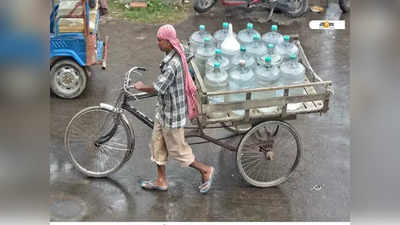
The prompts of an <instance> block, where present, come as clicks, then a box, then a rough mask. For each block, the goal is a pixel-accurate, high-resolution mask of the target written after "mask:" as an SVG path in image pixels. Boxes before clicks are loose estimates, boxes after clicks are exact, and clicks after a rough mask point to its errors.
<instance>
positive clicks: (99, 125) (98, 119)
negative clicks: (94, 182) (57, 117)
mask: <svg viewBox="0 0 400 225" xmlns="http://www.w3.org/2000/svg"><path fill="white" fill-rule="evenodd" d="M64 142H65V149H66V150H67V152H68V154H69V156H70V159H71V161H72V163H73V165H74V166H75V167H76V168H77V169H78V170H79V171H80V172H81V173H83V174H85V175H86V176H89V177H105V176H107V175H109V174H111V173H113V172H116V171H117V170H118V169H119V168H121V166H122V165H123V164H124V163H125V162H126V161H128V160H129V158H130V157H131V155H132V152H133V149H134V146H135V136H134V133H133V130H132V129H131V127H130V125H129V123H128V121H127V119H126V117H125V116H124V115H123V114H117V113H114V112H112V111H110V110H108V109H105V108H101V107H99V106H94V107H89V108H86V109H83V110H82V111H80V112H79V113H77V114H76V115H75V116H74V117H73V118H72V119H71V121H70V122H69V124H68V126H67V129H66V131H65V138H64Z"/></svg>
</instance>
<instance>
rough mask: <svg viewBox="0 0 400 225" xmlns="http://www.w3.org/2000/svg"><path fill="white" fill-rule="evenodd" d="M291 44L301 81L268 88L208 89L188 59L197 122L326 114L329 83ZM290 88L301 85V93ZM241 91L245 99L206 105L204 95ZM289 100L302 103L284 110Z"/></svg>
mask: <svg viewBox="0 0 400 225" xmlns="http://www.w3.org/2000/svg"><path fill="white" fill-rule="evenodd" d="M294 43H295V44H296V45H297V46H298V48H299V61H300V62H301V63H302V64H303V65H304V66H305V68H306V78H305V81H304V84H298V85H288V86H276V87H269V88H255V89H244V90H237V91H217V92H209V91H207V88H206V86H205V84H204V80H203V76H202V75H201V74H200V73H199V70H198V67H197V65H196V63H195V62H194V61H195V60H192V61H191V66H192V68H193V70H194V72H195V83H196V86H197V87H198V100H199V111H200V116H199V121H200V123H201V124H203V125H207V124H214V123H221V122H232V123H233V124H248V123H255V122H257V121H266V120H291V119H296V116H297V114H307V113H326V112H327V111H328V110H329V100H330V96H331V95H332V87H331V86H332V82H331V81H323V80H322V79H321V78H320V77H319V76H318V75H317V74H316V73H315V72H314V70H313V69H312V67H311V65H310V63H309V61H308V59H307V57H306V55H305V53H304V50H303V48H302V46H301V44H300V41H299V40H295V41H294ZM293 88H304V91H305V94H304V95H296V96H289V90H290V89H293ZM282 89H283V90H284V91H283V92H284V94H283V96H282V97H272V98H266V99H257V100H255V99H253V97H252V96H253V94H254V93H256V92H265V91H273V90H282ZM240 93H242V94H245V95H246V100H245V101H237V102H224V103H218V104H209V102H208V98H209V97H211V96H217V95H224V96H227V95H230V94H240ZM289 103H302V106H301V107H300V108H298V109H297V110H294V111H289V110H287V104H289ZM271 106H277V110H276V111H274V112H271V113H263V112H261V111H259V110H258V108H264V107H271ZM233 110H245V114H244V116H238V115H235V114H233V113H231V112H232V111H233ZM214 112H224V113H223V114H224V116H221V117H211V116H210V115H211V114H212V113H214Z"/></svg>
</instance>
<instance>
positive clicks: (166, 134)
mask: <svg viewBox="0 0 400 225" xmlns="http://www.w3.org/2000/svg"><path fill="white" fill-rule="evenodd" d="M150 151H151V160H152V161H153V162H155V163H156V164H157V165H166V164H167V161H168V156H172V157H173V158H174V159H175V160H176V161H178V162H179V163H180V164H181V166H182V167H187V166H189V165H190V164H192V162H193V161H194V155H193V152H192V148H191V147H190V146H189V145H188V143H186V141H185V135H184V129H183V128H166V127H161V124H160V122H158V121H157V120H156V121H155V123H154V128H153V134H152V137H151V143H150Z"/></svg>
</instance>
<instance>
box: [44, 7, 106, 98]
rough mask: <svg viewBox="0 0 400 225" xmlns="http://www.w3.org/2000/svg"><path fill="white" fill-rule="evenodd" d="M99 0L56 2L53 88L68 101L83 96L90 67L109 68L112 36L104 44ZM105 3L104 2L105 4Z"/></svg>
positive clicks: (52, 28) (52, 34) (52, 33)
mask: <svg viewBox="0 0 400 225" xmlns="http://www.w3.org/2000/svg"><path fill="white" fill-rule="evenodd" d="M102 2H103V1H99V0H60V1H56V0H52V12H51V15H50V49H49V50H50V89H51V91H52V92H53V93H54V94H55V95H57V96H59V97H61V98H66V99H72V98H76V97H78V96H80V95H81V94H82V93H83V91H84V90H85V89H86V86H87V83H88V80H89V79H88V78H89V77H90V76H91V72H90V71H91V70H90V67H91V66H94V65H101V67H102V69H106V67H107V52H108V43H109V38H108V36H106V37H105V40H104V41H102V40H101V39H100V37H99V36H100V35H99V20H100V16H101V14H104V11H103V9H104V8H102V7H104V6H102V5H101V3H102ZM103 4H104V3H103Z"/></svg>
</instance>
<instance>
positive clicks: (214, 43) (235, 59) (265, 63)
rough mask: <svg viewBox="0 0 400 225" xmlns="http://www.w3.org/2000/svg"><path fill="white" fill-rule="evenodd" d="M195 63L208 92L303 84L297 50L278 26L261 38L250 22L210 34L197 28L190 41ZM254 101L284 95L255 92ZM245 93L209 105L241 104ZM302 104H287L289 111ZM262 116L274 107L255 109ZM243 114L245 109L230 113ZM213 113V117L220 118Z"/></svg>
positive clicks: (298, 91)
mask: <svg viewBox="0 0 400 225" xmlns="http://www.w3.org/2000/svg"><path fill="white" fill-rule="evenodd" d="M189 43H190V49H191V51H192V52H193V53H194V57H195V62H196V65H197V67H198V69H199V72H200V74H201V76H202V77H203V79H204V81H205V85H206V88H207V90H210V91H227V90H242V89H252V88H265V87H277V86H283V85H295V84H301V83H304V79H305V67H304V66H303V65H302V64H301V63H300V62H299V61H298V55H299V49H298V47H297V45H296V44H294V43H292V42H291V40H290V36H288V35H282V34H280V33H279V31H278V26H277V25H272V26H271V30H270V31H269V32H266V33H265V34H263V35H261V34H260V32H258V31H257V30H255V29H254V26H253V24H252V23H248V24H247V26H246V27H245V28H244V29H242V30H240V31H239V32H238V33H237V34H236V33H234V32H233V27H232V24H230V23H227V22H224V23H223V24H222V29H220V30H218V31H216V32H215V33H214V34H211V33H209V32H208V31H207V29H206V27H205V25H200V26H199V30H198V31H196V32H194V33H193V34H192V35H191V37H190V40H189ZM303 94H304V91H303V89H302V88H297V89H290V91H289V96H293V95H303ZM252 96H253V99H267V98H271V97H279V96H283V90H278V91H266V92H255V93H254V94H253V95H252ZM245 99H246V96H245V94H244V93H243V94H232V95H231V96H219V97H210V99H209V103H211V104H217V103H222V102H235V101H244V100H245ZM299 107H301V103H296V104H288V108H287V109H288V110H289V111H290V110H297V109H298V108H299ZM258 110H259V111H260V112H263V113H270V112H274V111H276V110H278V108H277V107H267V108H260V109H258ZM233 113H234V114H237V115H244V110H237V111H233ZM222 115H223V114H221V115H219V114H218V113H216V115H214V116H222Z"/></svg>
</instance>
